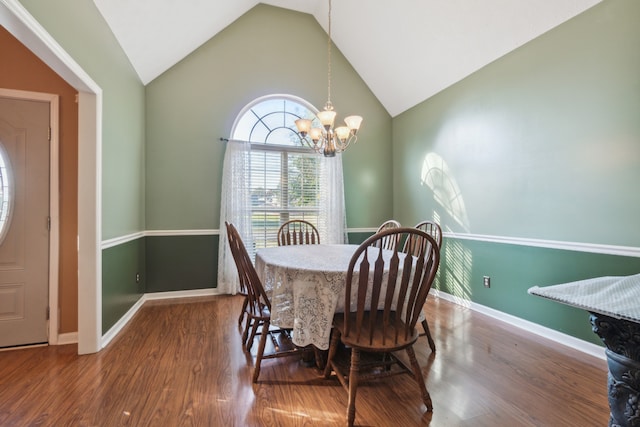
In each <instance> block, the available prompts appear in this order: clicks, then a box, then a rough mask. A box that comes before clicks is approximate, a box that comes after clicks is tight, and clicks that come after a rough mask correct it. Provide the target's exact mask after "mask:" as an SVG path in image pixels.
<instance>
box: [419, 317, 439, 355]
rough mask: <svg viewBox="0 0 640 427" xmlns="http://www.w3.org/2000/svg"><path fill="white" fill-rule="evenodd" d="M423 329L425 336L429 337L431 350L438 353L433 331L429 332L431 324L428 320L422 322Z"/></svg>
mask: <svg viewBox="0 0 640 427" xmlns="http://www.w3.org/2000/svg"><path fill="white" fill-rule="evenodd" d="M422 328H423V329H424V334H425V335H426V336H427V341H428V342H429V348H430V349H431V351H432V352H434V353H435V352H436V343H435V342H433V338H432V337H431V331H430V330H429V323H428V322H427V319H424V320H423V321H422Z"/></svg>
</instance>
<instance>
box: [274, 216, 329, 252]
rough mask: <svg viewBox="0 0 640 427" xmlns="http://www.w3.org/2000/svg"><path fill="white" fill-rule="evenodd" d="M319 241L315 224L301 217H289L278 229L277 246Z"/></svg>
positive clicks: (307, 243)
mask: <svg viewBox="0 0 640 427" xmlns="http://www.w3.org/2000/svg"><path fill="white" fill-rule="evenodd" d="M319 243H320V233H318V229H317V228H316V227H315V225H313V224H311V223H310V222H309V221H305V220H303V219H291V220H289V221H287V222H285V223H284V224H282V225H281V226H280V228H279V229H278V246H287V245H312V244H319Z"/></svg>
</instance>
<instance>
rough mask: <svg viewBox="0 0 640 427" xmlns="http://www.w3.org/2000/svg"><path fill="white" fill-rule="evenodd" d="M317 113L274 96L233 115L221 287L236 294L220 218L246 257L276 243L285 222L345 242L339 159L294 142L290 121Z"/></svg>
mask: <svg viewBox="0 0 640 427" xmlns="http://www.w3.org/2000/svg"><path fill="white" fill-rule="evenodd" d="M316 112H317V109H316V108H315V107H313V105H311V104H310V103H308V102H307V101H305V100H303V99H301V98H298V97H295V96H291V95H280V94H277V95H269V96H265V97H261V98H258V99H256V100H254V101H252V102H251V103H249V104H248V105H247V106H245V107H244V108H243V109H242V110H241V111H240V113H239V114H238V115H237V117H236V120H235V123H234V126H233V129H232V132H231V138H230V140H229V141H228V142H227V147H226V152H225V159H224V167H223V168H224V171H223V180H222V181H223V185H222V187H223V188H222V200H221V203H220V205H221V208H220V224H221V226H220V230H221V239H220V249H219V253H220V254H221V255H220V260H219V265H218V286H219V287H220V289H221V290H222V291H229V292H230V293H234V292H235V287H234V286H235V285H234V284H233V283H231V281H233V274H232V272H233V270H234V269H235V266H234V265H233V261H232V260H231V259H230V258H226V254H225V252H226V251H227V248H228V245H227V243H226V241H225V240H226V235H225V234H224V233H225V232H224V229H225V227H224V222H225V221H228V222H231V223H233V224H234V225H235V226H236V228H237V229H238V231H239V233H240V235H241V237H242V239H243V241H244V243H245V246H246V248H247V251H248V252H249V254H250V255H251V256H252V257H253V255H254V253H255V251H256V250H257V249H260V248H264V247H269V246H277V244H278V240H277V232H278V229H279V227H280V225H281V224H283V223H284V222H286V221H288V220H290V219H304V220H306V221H309V222H311V223H312V224H314V225H315V226H316V228H317V229H318V231H319V233H320V242H321V243H344V242H345V241H346V234H345V230H346V221H345V210H344V188H343V187H344V186H343V177H342V157H341V156H340V155H338V156H336V157H333V158H328V157H324V156H323V155H322V154H318V153H316V152H315V151H314V150H313V149H311V148H309V147H308V146H307V145H305V144H304V143H303V142H302V141H301V140H300V137H299V136H298V133H297V129H296V125H295V120H297V119H299V118H313V117H315V113H316ZM227 268H228V269H229V270H228V271H227V270H226V269H227ZM225 271H227V273H228V274H230V276H229V277H227V276H225V274H227V273H225Z"/></svg>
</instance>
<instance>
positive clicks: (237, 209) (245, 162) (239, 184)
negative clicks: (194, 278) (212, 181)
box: [218, 141, 253, 295]
mask: <svg viewBox="0 0 640 427" xmlns="http://www.w3.org/2000/svg"><path fill="white" fill-rule="evenodd" d="M250 151H251V144H250V143H248V142H242V141H229V142H227V150H226V152H225V155H224V163H223V165H222V191H221V200H220V242H219V248H218V290H219V291H220V292H222V293H225V294H232V295H235V294H236V293H237V292H238V288H239V286H240V283H239V281H238V272H237V270H236V265H235V262H234V260H233V256H232V255H231V249H230V248H229V242H228V241H227V228H226V226H225V224H224V223H225V221H227V222H230V223H232V224H233V225H234V226H235V227H236V228H237V229H238V232H239V233H240V236H242V240H243V242H244V244H245V246H247V247H248V248H250V247H251V246H250V245H249V243H250V242H253V235H252V232H251V193H250V188H249V177H250V173H249V172H250V171H249V167H250V163H249V155H250Z"/></svg>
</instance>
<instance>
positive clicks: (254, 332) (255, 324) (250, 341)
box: [245, 319, 268, 351]
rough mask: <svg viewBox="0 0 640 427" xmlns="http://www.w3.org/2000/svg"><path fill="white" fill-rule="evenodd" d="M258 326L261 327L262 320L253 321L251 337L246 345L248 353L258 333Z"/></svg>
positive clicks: (246, 340)
mask: <svg viewBox="0 0 640 427" xmlns="http://www.w3.org/2000/svg"><path fill="white" fill-rule="evenodd" d="M265 323H267V322H265ZM258 326H260V320H258V319H253V325H252V326H251V335H250V336H249V337H248V338H246V339H245V345H246V346H247V351H250V350H251V346H252V345H253V339H254V338H255V337H256V333H257V332H258ZM263 328H264V325H263ZM267 330H268V328H267Z"/></svg>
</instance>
